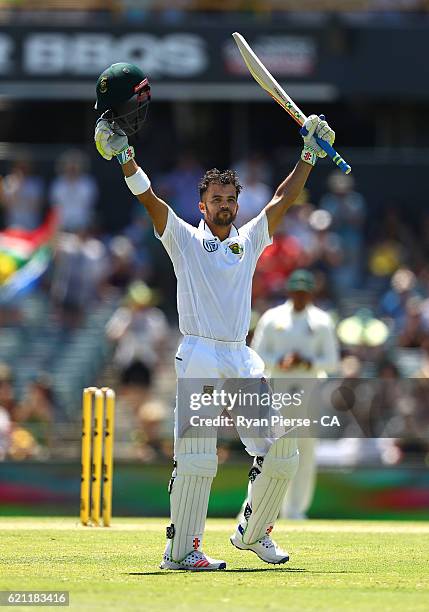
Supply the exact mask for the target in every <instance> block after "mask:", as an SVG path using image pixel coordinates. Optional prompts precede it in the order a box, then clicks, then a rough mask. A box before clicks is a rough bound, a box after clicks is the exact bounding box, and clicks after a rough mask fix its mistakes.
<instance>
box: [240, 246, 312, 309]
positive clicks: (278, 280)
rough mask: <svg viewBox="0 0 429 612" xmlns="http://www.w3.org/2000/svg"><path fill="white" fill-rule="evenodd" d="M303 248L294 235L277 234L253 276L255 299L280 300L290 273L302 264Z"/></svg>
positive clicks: (264, 252) (261, 257)
mask: <svg viewBox="0 0 429 612" xmlns="http://www.w3.org/2000/svg"><path fill="white" fill-rule="evenodd" d="M301 254H302V249H301V245H300V244H299V242H298V240H297V239H296V238H294V237H293V236H284V235H282V234H277V235H275V236H274V239H273V243H272V244H271V245H270V246H268V247H267V248H266V249H265V250H264V251H263V253H262V255H261V256H260V258H259V260H258V264H257V266H256V271H255V274H254V277H253V290H252V291H253V299H254V300H258V299H260V298H266V297H269V298H271V299H274V300H275V299H277V300H280V299H281V298H282V297H283V290H284V285H285V281H286V279H287V277H288V276H289V275H290V273H291V272H292V271H293V270H294V269H295V268H297V267H298V266H299V265H300V261H301Z"/></svg>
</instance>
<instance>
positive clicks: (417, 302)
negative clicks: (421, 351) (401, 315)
mask: <svg viewBox="0 0 429 612" xmlns="http://www.w3.org/2000/svg"><path fill="white" fill-rule="evenodd" d="M421 305H422V300H421V299H420V298H419V297H417V296H415V297H411V298H409V299H408V300H407V302H406V304H405V320H404V323H403V325H402V327H401V329H400V330H399V337H398V345H399V346H403V347H406V348H418V347H420V344H421V341H422V338H423V337H424V335H425V328H424V326H423V321H422V317H421V313H422V308H421Z"/></svg>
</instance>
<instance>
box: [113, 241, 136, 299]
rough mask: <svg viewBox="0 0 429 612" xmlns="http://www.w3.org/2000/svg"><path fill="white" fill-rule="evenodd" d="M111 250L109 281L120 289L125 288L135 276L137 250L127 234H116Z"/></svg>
mask: <svg viewBox="0 0 429 612" xmlns="http://www.w3.org/2000/svg"><path fill="white" fill-rule="evenodd" d="M109 250H110V258H111V259H110V265H109V273H108V276H107V283H108V285H110V286H111V287H114V288H116V289H118V290H124V289H126V288H127V287H128V285H129V284H130V283H131V281H132V280H133V279H134V277H135V272H136V270H135V260H136V250H135V248H134V246H133V244H132V242H131V240H129V239H128V238H127V237H126V236H115V237H114V238H113V239H112V241H111V242H110V245H109Z"/></svg>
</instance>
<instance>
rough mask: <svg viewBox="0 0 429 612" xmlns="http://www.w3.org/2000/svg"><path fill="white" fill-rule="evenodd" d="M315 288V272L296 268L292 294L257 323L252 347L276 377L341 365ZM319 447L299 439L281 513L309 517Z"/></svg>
mask: <svg viewBox="0 0 429 612" xmlns="http://www.w3.org/2000/svg"><path fill="white" fill-rule="evenodd" d="M314 288H315V282H314V276H313V274H311V272H308V271H307V270H295V272H293V273H292V274H291V275H290V277H289V279H288V281H287V284H286V289H287V292H288V294H289V299H288V300H287V301H286V302H285V303H284V304H281V305H280V306H277V307H276V308H271V309H270V310H267V311H266V312H265V313H264V314H263V315H262V317H261V318H260V320H259V322H258V324H257V326H256V329H255V334H254V336H253V342H252V348H253V349H254V350H255V351H256V352H257V353H258V355H259V356H260V357H262V359H263V360H264V362H265V367H266V369H267V375H269V376H270V378H272V379H273V381H275V379H276V378H288V379H291V383H292V380H293V379H294V380H295V381H298V380H299V379H300V378H314V379H316V378H325V377H326V376H327V374H333V373H335V372H336V370H338V367H339V351H338V343H337V338H336V334H335V328H334V325H333V322H332V320H331V317H330V316H329V314H328V313H326V312H324V311H323V310H321V309H320V308H317V306H315V305H314V304H313V295H314ZM273 384H275V382H274V383H273ZM292 384H293V383H292ZM315 448H316V440H315V439H314V438H306V437H301V438H299V439H298V450H299V467H298V470H297V472H296V474H295V476H294V477H293V479H292V481H291V482H290V483H289V487H288V490H287V493H286V496H285V498H284V502H283V506H282V509H281V512H280V516H281V517H282V518H291V519H303V518H306V514H307V511H308V509H309V507H310V505H311V501H312V499H313V493H314V487H315V482H316V461H315Z"/></svg>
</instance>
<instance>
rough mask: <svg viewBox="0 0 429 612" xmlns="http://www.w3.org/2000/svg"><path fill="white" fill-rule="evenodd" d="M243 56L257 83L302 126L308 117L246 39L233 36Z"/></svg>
mask: <svg viewBox="0 0 429 612" xmlns="http://www.w3.org/2000/svg"><path fill="white" fill-rule="evenodd" d="M232 36H233V38H234V40H235V43H236V45H237V47H238V50H239V51H240V53H241V56H242V58H243V60H244V62H245V64H246V66H247V68H248V69H249V72H250V74H251V75H252V76H253V78H254V79H255V81H256V82H257V83H258V85H260V87H262V89H265V91H266V92H267V93H268V94H270V96H271V97H272V98H273V99H274V100H275V101H276V102H277V104H280V106H281V107H282V108H283V109H284V110H285V111H286V112H287V113H289V115H290V116H291V117H292V119H294V120H295V121H296V122H297V123H298V125H302V124H303V123H304V121H305V120H306V119H307V117H306V116H305V115H304V113H303V112H302V110H301V109H300V108H299V107H298V106H297V105H296V104H295V102H294V101H293V100H292V99H291V98H290V97H289V96H288V95H287V93H286V92H285V90H284V89H283V88H282V87H281V85H279V83H278V82H277V81H276V79H275V78H274V77H273V76H272V74H270V73H269V72H268V70H267V69H266V68H265V66H264V64H263V63H262V62H261V60H260V59H259V57H258V56H257V55H256V53H255V52H254V51H253V50H252V48H251V47H250V46H249V44H248V43H247V42H246V40H245V38H244V37H243V36H242V35H241V34H239V33H238V32H234V34H233V35H232Z"/></svg>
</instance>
